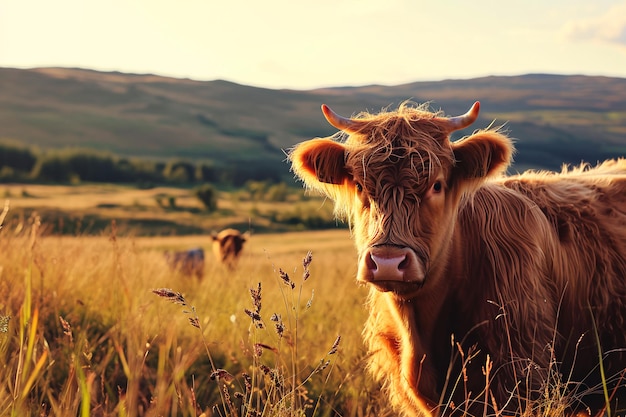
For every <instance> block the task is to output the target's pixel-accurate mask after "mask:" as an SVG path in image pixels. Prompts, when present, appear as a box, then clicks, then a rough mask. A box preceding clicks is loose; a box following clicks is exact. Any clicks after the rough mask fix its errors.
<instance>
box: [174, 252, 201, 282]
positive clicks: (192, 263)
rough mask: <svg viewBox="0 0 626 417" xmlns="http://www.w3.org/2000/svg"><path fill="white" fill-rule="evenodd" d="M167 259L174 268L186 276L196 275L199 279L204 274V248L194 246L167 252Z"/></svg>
mask: <svg viewBox="0 0 626 417" xmlns="http://www.w3.org/2000/svg"><path fill="white" fill-rule="evenodd" d="M165 260H166V262H167V264H168V265H169V267H170V268H171V269H172V270H175V271H178V272H180V273H181V274H183V275H186V276H194V275H195V276H196V278H198V279H199V280H200V279H202V276H203V275H204V250H203V249H202V248H194V249H189V250H185V251H181V252H170V251H166V252H165Z"/></svg>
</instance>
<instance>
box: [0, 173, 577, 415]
mask: <svg viewBox="0 0 626 417" xmlns="http://www.w3.org/2000/svg"><path fill="white" fill-rule="evenodd" d="M3 187H4V196H5V197H6V198H7V201H9V199H10V208H9V211H8V215H7V216H4V214H0V224H1V225H2V228H1V229H0V357H1V360H0V416H5V415H8V416H9V415H10V416H35V415H38V416H61V417H65V416H77V415H79V416H228V417H243V416H246V417H248V416H250V417H252V416H264V417H274V416H280V417H283V416H285V417H286V416H289V417H292V416H346V417H348V416H355V417H357V416H358V417H361V416H387V415H393V414H392V413H391V411H390V410H389V408H388V400H387V399H386V398H385V397H384V395H383V394H382V393H381V392H380V389H379V387H378V386H377V384H375V383H374V382H373V381H372V380H371V379H370V378H369V376H368V375H367V373H366V372H365V362H366V353H365V349H364V345H363V342H362V340H361V331H362V329H363V324H364V322H365V319H366V314H367V312H366V309H365V306H364V301H365V298H366V294H367V289H366V288H363V287H359V286H357V285H356V283H355V279H354V278H355V275H356V264H357V262H356V252H355V249H354V247H353V243H352V241H351V239H350V233H349V231H348V230H347V229H345V228H343V229H342V228H336V229H333V230H325V231H292V232H284V233H255V232H254V227H259V226H258V225H260V224H262V220H263V219H265V220H267V216H265V214H264V213H266V212H278V213H287V212H295V211H294V210H296V208H295V207H296V206H298V205H301V204H302V205H306V206H307V207H309V206H310V207H309V208H308V209H307V210H314V211H316V212H320V211H323V210H328V208H329V207H328V206H329V205H330V204H328V202H326V204H324V201H323V200H320V199H310V200H301V198H300V197H296V196H291V197H290V199H288V200H289V201H286V202H283V203H269V202H262V201H251V200H250V198H248V197H245V196H241V195H240V196H239V197H234V194H233V193H225V192H224V193H221V195H220V207H222V209H221V210H222V211H221V213H216V214H210V215H209V214H202V213H201V212H200V211H198V209H197V207H198V204H199V203H198V202H197V200H194V199H193V198H191V197H190V196H189V190H184V189H174V188H162V189H161V188H156V189H151V190H137V189H134V188H129V187H128V188H125V187H117V186H116V187H112V186H104V187H100V186H90V185H83V186H67V187H66V186H34V185H28V186H25V185H17V184H14V185H4V186H3ZM0 189H1V188H0ZM160 195H170V196H175V197H176V199H177V202H178V203H177V204H178V208H177V209H172V208H164V207H162V206H161V205H159V204H158V203H157V202H156V199H155V197H157V196H160ZM194 207H196V209H194ZM299 210H304V209H303V208H302V207H300V209H299ZM296 211H297V210H296ZM68 212H70V213H73V214H72V215H70V216H68V215H67V213H68ZM50 213H65V214H64V215H63V216H60V217H54V216H48V215H49V214H50ZM139 214H140V215H141V216H144V217H145V218H146V219H147V220H146V223H145V224H144V223H139V224H137V223H135V220H134V217H133V216H135V215H139ZM87 215H92V216H94V218H96V217H97V218H99V219H100V221H101V222H103V223H104V222H108V223H107V226H106V227H103V228H100V229H98V230H97V232H96V233H94V234H89V230H90V229H89V228H82V229H81V228H78V227H76V230H77V233H76V234H55V233H54V231H55V230H59V227H58V224H56V223H58V222H59V221H68V219H71V218H72V216H76V219H79V220H80V219H82V220H80V221H84V219H85V218H86V216H87ZM325 215H330V214H325ZM114 219H115V220H116V221H115V222H113V221H112V220H114ZM117 219H120V220H119V221H118V220H117ZM163 219H168V220H169V221H171V224H170V226H171V227H172V230H175V231H178V232H176V233H161V232H162V231H163V229H160V228H158V227H157V228H150V224H153V223H154V222H155V221H163ZM246 219H248V225H253V226H254V227H251V228H250V229H252V231H253V233H252V236H251V238H250V239H249V241H248V242H247V243H246V245H245V247H244V251H243V255H242V257H241V259H240V261H239V264H238V267H237V268H236V269H235V270H228V269H226V268H225V267H223V266H221V265H220V264H219V263H217V262H216V260H215V258H214V255H213V254H212V252H211V243H212V239H211V237H210V235H209V233H208V232H209V231H211V230H217V229H219V228H220V227H223V226H226V225H231V224H238V225H244V226H245V225H246ZM150 222H152V223H150ZM51 223H52V224H51ZM55 224H56V225H55ZM181 224H183V226H184V225H185V224H189V225H195V227H196V230H197V231H196V233H195V234H182V233H179V231H180V230H181V227H180V225H181ZM120 225H124V226H123V227H120ZM75 226H76V225H74V226H73V227H75ZM250 229H245V228H244V229H242V231H244V230H250ZM182 230H186V229H185V227H182ZM193 247H202V248H204V250H205V252H206V255H207V263H206V266H205V270H204V276H203V278H202V280H197V279H196V278H191V277H185V276H182V275H181V274H180V273H178V272H176V271H172V270H170V269H169V267H168V265H167V264H166V262H165V258H164V251H166V250H183V249H189V248H193ZM309 253H310V254H311V255H310V257H309V255H308V254H309ZM552 377H554V381H552V380H550V381H547V384H546V392H545V393H544V394H545V395H543V394H542V398H541V399H540V401H539V402H538V403H536V404H527V405H526V406H525V407H524V410H520V412H519V414H518V415H520V416H525V417H531V416H532V417H548V416H550V417H557V416H558V417H560V416H562V415H564V414H563V410H564V408H563V404H567V398H566V397H565V393H566V391H567V387H566V385H564V384H563V383H562V382H561V381H560V379H559V376H558V375H557V373H556V372H555V374H554V375H551V378H552Z"/></svg>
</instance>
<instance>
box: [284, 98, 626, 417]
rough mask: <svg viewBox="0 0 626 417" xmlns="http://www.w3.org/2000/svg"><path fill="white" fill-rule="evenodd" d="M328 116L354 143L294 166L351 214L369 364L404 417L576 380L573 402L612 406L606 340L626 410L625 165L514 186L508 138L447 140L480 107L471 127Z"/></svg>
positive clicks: (324, 148)
mask: <svg viewBox="0 0 626 417" xmlns="http://www.w3.org/2000/svg"><path fill="white" fill-rule="evenodd" d="M323 109H324V112H325V114H326V117H327V119H328V120H329V121H330V122H331V124H333V125H334V126H336V127H338V128H339V129H341V130H343V131H344V132H346V133H350V136H348V137H347V140H345V142H338V141H334V140H331V139H315V140H311V141H308V142H303V143H302V144H300V145H298V146H297V147H296V148H295V149H294V150H293V151H292V153H291V155H290V157H291V159H292V162H293V167H294V170H295V172H296V173H297V174H298V175H299V176H300V177H301V178H302V179H303V180H304V181H305V182H306V184H307V185H308V186H310V187H313V188H316V189H319V190H321V191H323V192H325V193H326V194H327V195H328V196H329V197H331V198H333V199H334V200H335V202H336V209H337V211H338V212H339V213H343V214H345V215H347V217H348V218H349V219H350V222H351V225H352V229H353V234H354V237H355V241H356V246H357V250H358V252H359V269H358V275H357V280H358V281H359V282H363V283H366V284H368V285H369V286H370V288H371V290H370V294H369V301H368V305H369V309H370V315H369V318H368V320H367V322H366V325H365V330H364V337H365V341H366V344H367V346H368V349H369V353H370V356H369V366H370V369H371V371H372V372H373V375H374V376H375V377H376V378H377V379H378V380H380V381H381V382H382V383H383V384H384V385H385V386H386V388H387V389H388V392H389V394H390V397H391V400H392V402H393V403H394V405H395V406H396V407H397V408H398V409H399V410H400V411H401V412H403V414H405V415H419V416H429V415H434V414H438V413H448V412H450V411H452V410H453V408H456V411H457V412H459V413H462V412H463V411H464V410H466V409H468V410H469V411H470V412H472V413H473V414H480V413H482V412H484V411H485V410H486V411H487V413H493V412H494V411H495V409H500V410H502V409H507V410H509V411H515V412H520V411H523V410H524V407H525V406H526V405H527V403H526V399H532V400H536V399H539V398H540V397H542V396H543V395H544V392H545V390H544V387H545V385H546V384H547V385H548V386H550V384H552V385H553V386H554V384H555V378H554V375H555V372H557V373H561V378H562V382H563V383H569V382H571V383H572V384H570V385H568V387H567V388H568V390H569V392H570V397H568V400H567V405H568V406H569V407H571V408H572V409H577V408H585V407H587V406H588V407H592V409H597V408H601V407H602V406H603V405H604V395H603V392H602V380H601V378H600V372H599V369H600V367H599V363H600V360H599V357H600V354H599V350H598V343H597V341H599V342H600V347H601V351H602V366H603V370H604V374H605V379H606V380H607V381H608V385H606V387H607V388H608V390H609V392H608V394H609V396H611V394H614V395H612V396H611V398H612V406H613V407H615V405H616V404H617V405H618V406H621V407H623V406H624V405H625V403H626V393H625V392H624V389H623V388H622V389H621V390H617V391H615V392H613V389H614V387H615V386H616V384H619V383H620V375H621V373H623V372H624V369H625V368H626V353H625V352H624V349H623V348H626V323H625V320H626V161H625V160H618V161H609V162H605V163H604V164H601V165H599V166H598V167H595V168H582V167H581V168H579V169H574V170H570V171H564V172H562V173H559V174H551V173H526V174H522V175H519V176H514V177H501V176H500V175H501V173H503V172H504V170H505V169H506V167H507V166H508V164H509V161H510V158H511V153H512V145H511V143H510V141H509V139H508V138H506V137H505V136H504V135H502V134H500V133H499V132H498V131H494V130H486V131H478V132H475V133H474V134H473V135H471V136H470V137H468V138H464V139H463V140H461V141H458V142H454V143H452V142H450V141H449V139H448V138H449V134H450V132H451V131H453V130H456V129H459V128H463V127H466V126H467V125H469V124H470V123H471V122H473V121H474V120H475V119H476V117H477V114H478V105H477V104H476V105H475V106H474V107H473V108H472V110H471V111H470V112H468V113H467V114H466V115H464V116H461V117H458V118H444V117H440V116H439V115H435V114H432V113H430V112H427V111H425V109H424V108H418V109H415V108H409V107H408V106H402V107H401V108H400V109H399V111H398V112H392V113H384V114H381V115H364V116H362V117H360V118H357V119H343V118H341V117H340V116H337V115H336V114H334V113H332V111H330V110H329V109H328V108H323ZM452 337H454V338H452ZM461 352H462V353H461ZM473 355H475V356H473ZM472 356H473V358H472V359H471V360H468V358H470V357H472ZM487 357H488V358H489V359H488V360H489V361H490V363H491V364H492V367H491V368H490V370H489V367H488V366H486V363H487ZM463 368H464V371H465V375H466V377H467V378H466V382H464V379H463V377H461V378H459V375H462V373H463ZM487 370H488V371H489V372H486V371H487ZM485 372H486V373H487V375H485ZM486 382H487V383H486ZM578 383H580V385H575V384H578ZM621 385H626V384H624V381H621ZM486 386H487V389H488V393H485V387H486ZM591 391H594V392H595V394H591ZM453 404H454V406H453ZM494 404H495V406H494ZM613 410H614V408H613Z"/></svg>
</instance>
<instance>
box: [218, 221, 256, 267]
mask: <svg viewBox="0 0 626 417" xmlns="http://www.w3.org/2000/svg"><path fill="white" fill-rule="evenodd" d="M249 236H250V234H249V233H248V232H246V233H240V232H239V231H238V230H235V229H225V230H222V231H221V232H220V233H218V234H214V235H213V236H212V237H213V251H214V253H215V256H216V257H217V258H218V259H219V260H220V261H221V262H222V263H225V264H226V265H228V266H229V267H234V265H235V262H236V261H237V259H238V258H239V256H240V254H241V251H242V249H243V245H244V243H246V241H247V240H248V238H249Z"/></svg>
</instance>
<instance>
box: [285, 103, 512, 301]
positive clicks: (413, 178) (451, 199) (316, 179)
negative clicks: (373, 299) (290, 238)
mask: <svg viewBox="0 0 626 417" xmlns="http://www.w3.org/2000/svg"><path fill="white" fill-rule="evenodd" d="M322 109H323V110H324V113H325V115H326V117H327V119H328V120H329V122H330V123H331V124H332V125H333V126H335V127H337V128H339V129H341V130H343V131H344V132H346V133H349V134H350V135H349V136H348V137H347V139H346V140H345V141H344V142H337V141H334V140H332V139H314V140H310V141H307V142H304V143H302V144H300V145H298V146H297V147H296V148H294V150H293V151H292V152H291V154H290V158H291V160H292V164H293V169H294V171H295V172H296V174H297V175H298V176H300V178H302V179H303V180H304V181H305V183H306V184H307V185H308V186H310V187H312V188H315V189H318V190H321V191H323V192H324V193H325V194H326V195H328V196H329V197H330V198H332V199H333V200H335V208H336V211H337V212H338V213H339V214H341V213H343V214H345V215H347V217H348V218H349V220H350V222H351V226H352V229H353V233H354V237H355V241H356V246H357V249H358V252H359V268H358V275H357V279H358V280H359V281H361V282H365V283H369V284H372V285H374V286H375V288H377V289H378V290H380V291H392V292H394V293H395V294H397V295H398V296H399V297H401V298H412V297H414V296H416V295H417V294H419V292H420V291H421V290H422V287H424V286H426V285H430V284H429V283H430V282H431V281H433V280H436V279H437V277H439V276H441V273H442V270H443V265H445V264H444V258H446V254H447V252H448V249H449V245H450V242H451V240H452V233H453V231H454V225H455V222H456V212H457V207H458V203H459V199H460V198H461V195H462V193H464V192H471V191H472V190H473V189H475V188H476V187H477V186H478V185H479V184H480V183H481V182H482V181H483V180H484V178H486V177H487V176H489V175H493V174H494V173H498V172H501V171H502V170H503V169H505V168H506V166H507V165H508V163H509V160H510V156H511V150H512V148H511V144H510V142H509V140H508V139H507V138H505V137H504V136H502V135H500V134H498V133H497V132H494V131H485V132H478V133H475V134H474V135H472V136H470V137H468V138H466V139H464V140H462V141H459V142H455V143H451V142H450V141H449V135H450V133H451V132H452V131H454V130H456V129H460V128H463V127H466V126H467V125H469V124H471V123H472V122H473V121H474V120H475V119H476V117H477V116H478V103H476V104H475V105H474V106H473V107H472V109H471V110H470V111H469V112H468V113H467V114H466V115H464V116H459V117H456V118H443V117H439V116H438V115H436V114H433V113H430V112H427V111H425V110H423V109H421V108H419V109H416V108H411V107H409V106H407V105H403V106H401V107H400V109H399V110H398V111H396V112H392V113H382V114H379V115H374V116H372V115H366V116H364V117H362V118H358V119H344V118H342V117H341V116H338V115H336V114H335V113H333V112H332V111H331V110H330V109H328V108H327V107H323V108H322Z"/></svg>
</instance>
